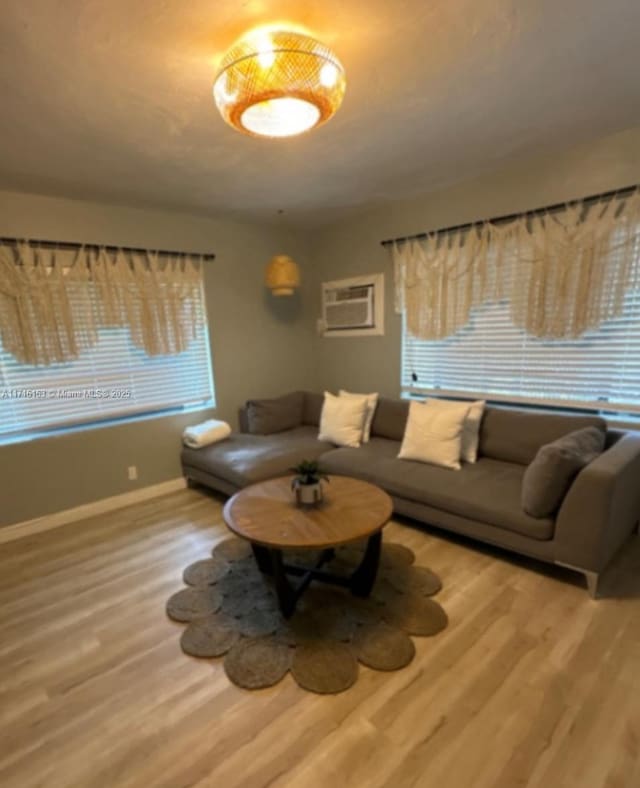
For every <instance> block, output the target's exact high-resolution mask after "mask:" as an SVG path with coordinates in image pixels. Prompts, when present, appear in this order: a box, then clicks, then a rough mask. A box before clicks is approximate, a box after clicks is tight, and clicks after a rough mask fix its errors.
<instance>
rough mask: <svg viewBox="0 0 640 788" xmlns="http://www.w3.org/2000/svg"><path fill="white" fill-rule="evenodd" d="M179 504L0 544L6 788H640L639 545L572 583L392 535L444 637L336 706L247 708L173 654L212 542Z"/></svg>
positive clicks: (290, 701)
mask: <svg viewBox="0 0 640 788" xmlns="http://www.w3.org/2000/svg"><path fill="white" fill-rule="evenodd" d="M222 502H223V500H222V498H220V497H218V496H215V495H212V494H209V493H205V492H203V491H200V490H181V491H178V492H175V493H172V494H171V495H167V496H163V497H162V498H158V499H155V500H152V501H144V502H142V503H140V504H136V505H134V506H130V507H128V508H126V509H123V510H120V511H118V512H110V513H107V514H105V515H100V516H97V517H92V518H90V519H88V520H85V521H82V522H76V523H70V524H69V525H66V526H63V527H61V528H58V529H56V530H54V531H49V532H43V533H40V534H36V535H33V536H30V537H28V538H25V539H21V540H17V541H15V542H11V543H7V544H5V545H0V566H2V569H3V571H2V573H1V577H0V635H1V638H0V727H1V731H0V732H1V734H2V738H1V741H2V748H1V749H0V785H2V786H3V788H28V787H29V786H34V787H35V786H41V787H42V786H46V787H47V788H49V786H53V787H54V788H85V786H86V787H87V788H102V787H103V786H104V788H181V787H182V786H194V787H195V786H197V787H198V788H209V786H211V788H213V787H214V786H216V788H217V786H220V785H224V786H225V788H267V786H269V788H300V787H301V786H302V787H303V788H365V787H366V788H383V786H384V787H385V788H391V787H393V788H411V786H417V787H418V788H430V786H432V785H433V786H435V785H437V786H441V787H442V788H468V786H473V788H515V787H516V786H518V788H521V787H526V788H542V786H544V787H545V788H548V787H549V786H551V787H552V788H578V786H579V788H630V786H635V785H637V784H640V766H639V764H640V625H638V621H639V620H640V539H638V538H634V539H632V540H631V541H630V542H629V544H628V545H627V546H626V548H625V550H624V552H623V554H621V555H620V556H619V558H618V559H617V560H616V562H615V565H614V567H613V568H612V569H611V570H610V571H609V572H608V574H607V576H606V577H605V578H604V580H605V582H604V583H603V589H605V591H606V596H605V598H604V599H602V600H598V601H593V600H591V599H590V598H589V597H588V595H587V593H586V591H585V590H584V588H583V587H582V581H581V579H580V578H577V577H576V576H574V575H572V574H571V573H569V572H567V571H566V570H560V569H554V568H548V567H541V566H540V565H538V564H536V563H535V562H532V561H529V560H527V559H522V558H517V557H509V556H508V555H506V554H505V553H503V552H501V551H497V550H491V549H489V548H487V547H486V546H478V545H474V543H472V542H470V541H466V540H463V539H461V538H457V537H446V536H444V535H442V534H441V533H439V532H437V531H435V530H434V531H427V530H425V529H422V528H420V527H418V526H416V525H415V524H411V523H410V522H409V521H404V520H402V521H394V522H392V523H391V524H390V525H389V526H388V528H387V529H386V531H385V538H386V539H389V540H394V541H399V542H402V543H403V544H405V545H407V546H408V547H410V548H411V549H412V550H413V551H414V552H415V553H416V560H417V562H418V563H419V564H421V565H425V566H429V567H430V568H431V569H433V570H434V571H435V572H437V573H438V574H439V575H440V576H441V577H442V579H443V583H444V587H443V589H442V591H441V593H440V594H439V596H438V599H439V601H440V602H441V604H443V606H444V607H445V609H446V610H447V613H448V616H449V619H450V622H449V627H448V628H447V630H445V631H444V632H443V633H441V634H440V635H438V636H437V637H435V638H423V639H421V638H416V639H415V642H416V658H415V659H414V661H413V662H412V663H411V664H410V665H409V666H407V668H405V669H404V670H401V671H397V672H393V673H382V672H377V671H372V670H368V669H366V668H361V671H360V677H359V679H358V681H357V683H356V684H355V685H354V686H353V687H352V688H351V689H350V690H348V691H347V692H345V693H343V694H341V695H338V696H335V697H324V696H318V695H313V694H310V693H307V692H304V691H302V690H301V689H300V688H299V687H298V686H297V685H296V683H295V682H294V681H293V679H292V678H291V677H290V676H287V677H286V678H285V679H284V680H283V681H282V682H281V683H280V684H279V685H278V686H276V687H274V688H271V689H268V690H262V691H260V692H246V691H244V690H241V689H239V688H238V687H235V686H233V685H231V684H230V683H229V681H228V679H227V678H226V675H225V674H224V670H223V668H222V663H221V661H220V660H211V661H207V660H197V659H193V658H190V657H187V656H186V655H185V654H183V653H182V652H181V650H180V647H179V637H180V633H181V632H182V627H181V626H180V625H178V624H176V623H174V622H172V621H170V620H169V619H167V617H166V615H165V612H164V607H165V603H166V600H167V598H168V596H169V595H170V594H171V593H173V591H175V590H178V589H179V588H180V587H181V585H182V580H181V577H182V571H183V569H184V567H185V566H186V565H188V564H189V563H191V562H192V561H195V560H198V559H200V558H204V557H206V556H207V555H208V554H209V553H210V550H211V548H212V547H213V545H214V544H215V543H216V542H218V541H219V540H220V539H222V538H224V537H225V536H226V535H227V531H226V528H225V526H224V523H223V521H222Z"/></svg>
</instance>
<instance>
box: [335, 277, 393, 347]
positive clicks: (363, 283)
mask: <svg viewBox="0 0 640 788" xmlns="http://www.w3.org/2000/svg"><path fill="white" fill-rule="evenodd" d="M383 299H384V275H383V274H373V275H371V276H358V277H354V278H352V279H340V280H338V281H335V282H325V283H324V284H323V285H322V320H321V329H322V333H323V334H324V336H365V335H367V334H383V333H384V326H383V319H384V305H383Z"/></svg>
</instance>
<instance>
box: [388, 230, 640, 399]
mask: <svg viewBox="0 0 640 788" xmlns="http://www.w3.org/2000/svg"><path fill="white" fill-rule="evenodd" d="M634 266H635V269H636V274H638V272H639V269H640V248H639V245H638V244H636V256H635V259H634ZM636 281H639V277H638V276H637V275H636ZM401 387H402V390H403V392H405V393H409V394H411V393H413V394H421V393H425V392H429V391H432V392H434V391H435V392H438V393H439V394H442V395H449V396H461V397H472V398H487V399H494V400H497V401H505V402H515V403H528V404H533V405H535V404H540V405H548V406H556V407H564V408H584V409H590V410H601V411H605V412H619V413H640V287H638V288H636V289H633V290H631V291H630V292H628V293H627V295H626V297H625V305H624V311H623V314H622V315H621V316H620V317H618V318H616V319H613V320H609V321H606V322H605V323H604V324H603V325H602V326H601V327H600V328H599V329H598V330H596V331H591V332H589V333H587V334H586V335H584V336H583V337H580V338H579V339H575V340H554V341H551V340H542V339H537V338H535V337H532V336H529V335H527V334H526V333H525V332H524V331H523V330H521V329H519V328H517V327H516V326H514V324H513V321H512V319H511V315H510V307H509V304H508V303H507V302H506V301H505V302H501V303H497V304H489V305H483V306H481V307H478V308H476V309H475V310H473V312H472V316H471V320H470V322H469V324H468V325H467V326H465V327H464V328H463V329H461V330H460V331H458V332H457V333H456V334H455V335H454V336H451V337H448V338H446V339H442V340H422V339H417V338H415V337H412V336H411V335H410V334H409V333H408V331H407V329H406V324H405V321H404V320H403V330H402V380H401Z"/></svg>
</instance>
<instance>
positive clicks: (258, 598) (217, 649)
mask: <svg viewBox="0 0 640 788" xmlns="http://www.w3.org/2000/svg"><path fill="white" fill-rule="evenodd" d="M363 550H364V544H362V545H360V544H356V545H349V546H346V547H339V548H337V549H336V551H335V557H334V558H333V560H332V561H331V562H329V563H327V564H325V567H326V568H328V569H330V570H331V571H333V572H337V573H343V574H345V575H348V574H350V573H351V572H352V571H353V570H354V568H355V567H356V566H357V565H358V564H359V563H360V560H361V559H362V553H363ZM284 557H285V561H287V562H289V563H295V564H297V565H299V566H305V565H306V566H311V565H313V563H315V560H316V559H317V558H318V553H317V552H314V551H308V550H307V551H287V552H285V556H284ZM414 560H415V556H414V554H413V552H412V551H411V550H409V549H408V548H407V547H404V546H403V545H401V544H394V543H390V544H383V547H382V555H381V559H380V569H379V572H378V578H377V580H376V584H375V586H374V588H373V591H372V593H371V595H370V596H369V597H368V598H366V599H361V598H358V597H355V596H353V595H352V594H350V593H349V592H348V591H347V590H343V589H341V588H338V587H335V586H330V585H326V584H324V583H312V584H311V586H310V587H309V588H308V589H307V590H306V591H305V593H304V594H303V595H302V597H301V599H300V600H299V601H298V606H297V609H296V612H295V613H294V614H293V616H292V617H291V618H290V619H289V620H286V619H285V618H284V617H283V616H282V614H281V613H280V611H279V609H278V601H277V596H276V592H275V589H274V587H273V584H272V582H271V579H270V578H269V577H268V576H265V575H263V574H261V572H260V571H259V570H258V567H257V566H256V563H255V560H254V558H253V554H252V552H251V547H250V545H249V544H248V543H247V542H245V541H243V540H242V539H238V538H236V537H232V538H230V539H226V540H225V541H223V542H220V543H219V544H217V545H216V546H215V547H214V549H213V553H212V557H211V558H207V559H205V560H202V561H197V562H196V563H194V564H191V565H190V566H188V567H187V568H186V569H185V570H184V574H183V579H184V582H185V583H186V586H187V587H186V588H183V589H182V590H181V591H178V592H177V593H175V594H174V595H173V596H172V597H171V598H170V599H169V601H168V602H167V615H168V616H169V617H170V618H172V619H173V620H174V621H179V622H181V623H186V624H187V627H186V629H185V630H184V631H183V633H182V637H181V639H180V645H181V647H182V650H183V651H184V652H185V653H186V654H189V655H190V656H193V657H199V658H202V659H213V658H224V669H225V672H226V674H227V676H228V677H229V679H230V680H231V681H232V682H233V683H234V684H237V685H238V686H240V687H244V688H246V689H260V688H263V687H270V686H273V685H274V684H277V683H278V682H279V681H281V680H282V679H283V678H284V677H285V676H286V674H287V673H289V672H290V673H291V675H292V676H293V678H294V679H295V681H296V682H297V683H298V684H299V685H300V687H302V688H303V689H305V690H308V691H310V692H317V693H323V694H326V693H331V694H334V693H338V692H343V691H344V690H346V689H348V688H349V687H350V686H351V685H352V684H354V683H355V681H356V680H357V678H358V665H359V664H362V665H366V666H367V667H369V668H373V669H374V670H383V671H390V670H400V669H401V668H404V667H405V666H406V665H408V664H409V663H410V662H411V660H412V659H413V657H414V655H415V646H414V643H413V640H412V636H416V637H431V636H433V635H436V634H437V633H438V632H440V631H441V630H443V629H444V628H445V627H446V626H447V622H448V620H447V615H446V613H445V612H444V610H443V608H442V607H441V606H440V605H439V604H438V603H437V602H436V601H435V600H434V599H432V598H431V597H432V596H434V595H435V594H437V592H438V591H439V590H440V588H441V583H440V580H439V578H438V577H437V576H436V575H435V574H434V573H433V572H431V571H430V570H429V569H426V568H424V567H420V566H415V565H414Z"/></svg>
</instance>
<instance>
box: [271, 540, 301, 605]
mask: <svg viewBox="0 0 640 788" xmlns="http://www.w3.org/2000/svg"><path fill="white" fill-rule="evenodd" d="M269 553H270V554H271V566H272V571H273V579H274V581H275V584H276V593H277V594H278V604H279V605H280V611H281V612H282V615H283V616H284V617H285V618H291V616H292V615H293V612H294V610H295V609H296V600H297V594H296V592H295V591H294V590H293V588H292V587H291V584H290V583H289V581H288V579H287V575H286V572H285V569H284V563H283V560H282V550H269Z"/></svg>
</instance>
